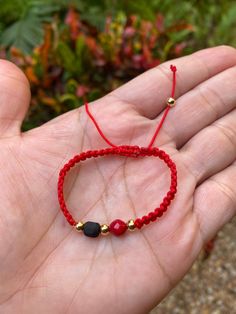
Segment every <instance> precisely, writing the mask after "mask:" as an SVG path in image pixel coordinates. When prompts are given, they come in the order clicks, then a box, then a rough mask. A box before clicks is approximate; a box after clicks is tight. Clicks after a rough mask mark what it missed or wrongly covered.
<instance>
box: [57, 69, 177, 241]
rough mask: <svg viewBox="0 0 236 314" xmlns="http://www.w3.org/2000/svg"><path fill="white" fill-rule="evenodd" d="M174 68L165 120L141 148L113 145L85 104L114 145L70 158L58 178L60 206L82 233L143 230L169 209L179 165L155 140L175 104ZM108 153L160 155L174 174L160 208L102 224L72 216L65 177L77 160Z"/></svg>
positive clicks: (109, 143) (136, 155)
mask: <svg viewBox="0 0 236 314" xmlns="http://www.w3.org/2000/svg"><path fill="white" fill-rule="evenodd" d="M170 69H171V71H172V72H173V84H172V92H171V97H170V98H168V99H167V107H166V109H165V111H164V114H163V116H162V119H161V121H160V123H159V124H158V125H157V128H156V130H155V132H154V135H153V137H152V139H151V141H150V143H149V145H148V146H147V147H139V146H131V145H121V146H116V145H114V144H113V143H112V142H111V141H109V139H108V138H107V137H106V136H105V135H104V133H103V132H102V130H101V128H100V127H99V125H98V123H97V121H96V120H95V118H94V117H93V115H92V114H91V112H90V111H89V107H88V103H85V110H86V112H87V114H88V116H89V117H90V119H91V120H92V121H93V123H94V125H95V127H96V129H97V131H98V132H99V134H100V135H101V137H102V138H103V139H104V140H105V141H106V142H107V144H108V145H109V146H111V147H108V148H105V149H99V150H89V151H86V152H82V153H80V154H78V155H75V156H74V157H73V158H72V159H70V160H69V161H68V162H67V163H66V164H65V165H64V166H63V168H62V169H61V170H60V173H59V178H58V201H59V205H60V208H61V210H62V212H63V214H64V216H65V218H66V220H67V221H68V223H69V224H70V225H72V226H74V227H75V228H76V230H77V231H83V233H84V234H85V235H86V236H88V237H97V236H99V234H100V233H101V234H103V235H105V234H108V233H109V232H110V233H112V234H114V235H116V236H120V235H121V234H123V233H125V231H126V230H131V231H132V230H134V229H135V228H138V229H141V228H142V227H143V226H144V225H148V224H149V223H150V222H153V221H156V220H157V219H158V218H160V217H161V216H162V215H163V213H164V212H165V211H166V210H167V209H168V207H169V205H170V203H171V201H172V200H173V199H174V197H175V194H176V192H177V170H176V165H175V163H174V162H173V160H172V159H171V158H170V156H169V155H168V154H167V153H166V152H164V151H163V150H161V149H159V148H157V147H153V144H154V142H155V139H156V137H157V135H158V133H159V131H160V129H161V127H162V125H163V123H164V120H165V118H166V116H167V114H168V112H169V110H170V108H171V107H173V106H174V105H175V99H174V98H173V97H174V94H175V86H176V71H177V69H176V67H175V66H173V65H171V66H170ZM107 155H118V156H126V157H130V158H139V157H149V156H153V157H158V158H159V159H161V160H163V161H164V163H165V164H166V166H167V167H168V168H169V170H170V175H171V183H170V187H169V191H168V192H167V193H166V195H165V196H164V198H163V200H162V202H161V204H160V205H159V207H157V208H155V209H154V210H153V211H151V212H149V213H148V214H147V215H144V216H142V217H141V218H135V219H130V220H129V221H128V222H124V221H123V220H121V219H115V220H114V221H112V222H111V223H110V225H107V224H99V223H97V222H92V221H87V222H85V223H83V222H82V221H76V220H75V219H74V218H73V216H72V215H71V213H70V211H69V209H68V208H67V206H66V202H65V198H64V193H63V185H64V180H65V177H66V175H67V173H68V172H69V171H70V169H71V168H73V167H74V166H75V165H76V164H77V163H79V162H82V161H85V160H86V159H88V158H98V157H102V156H107Z"/></svg>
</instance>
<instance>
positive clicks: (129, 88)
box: [111, 46, 236, 119]
mask: <svg viewBox="0 0 236 314" xmlns="http://www.w3.org/2000/svg"><path fill="white" fill-rule="evenodd" d="M172 63H173V64H174V65H176V66H177V69H178V71H177V88H176V97H179V96H181V95H183V94H185V93H186V92H187V91H189V90H190V89H192V88H193V87H195V86H196V85H198V84H200V83H201V82H203V81H205V80H207V79H209V78H210V77H212V76H214V75H216V74H217V73H219V72H221V71H224V70H225V69H227V68H229V67H231V66H234V65H235V64H236V49H234V48H233V47H228V46H219V47H214V48H208V49H204V50H201V51H198V52H196V53H193V54H191V55H189V56H185V57H182V58H178V59H174V60H171V61H167V62H165V63H163V64H161V65H160V66H158V67H156V68H154V69H151V70H149V71H147V72H145V73H144V74H142V75H140V76H138V77H137V78H135V79H133V80H132V81H130V82H129V83H127V84H125V85H124V86H122V87H120V88H118V89H116V90H115V91H113V92H112V93H111V94H112V95H114V96H116V97H118V98H119V99H121V100H123V101H126V102H128V103H131V104H133V105H135V106H136V108H137V110H138V111H140V113H142V114H143V115H144V116H146V117H148V118H150V119H151V118H155V117H156V116H157V115H158V114H159V113H160V112H161V111H162V110H163V108H164V107H165V106H166V104H165V101H166V98H167V97H169V96H170V93H171V85H172V75H171V71H170V64H172Z"/></svg>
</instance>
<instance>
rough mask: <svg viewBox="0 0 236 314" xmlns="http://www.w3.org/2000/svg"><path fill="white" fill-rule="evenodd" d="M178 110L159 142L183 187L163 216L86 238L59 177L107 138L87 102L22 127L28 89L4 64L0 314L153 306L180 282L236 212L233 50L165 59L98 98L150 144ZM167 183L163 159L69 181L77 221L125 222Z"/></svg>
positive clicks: (84, 172) (117, 163)
mask: <svg viewBox="0 0 236 314" xmlns="http://www.w3.org/2000/svg"><path fill="white" fill-rule="evenodd" d="M170 63H173V64H175V65H176V66H177V69H178V72H177V91H176V98H178V100H177V104H176V107H174V108H173V109H171V111H170V113H169V115H168V118H167V120H166V121H165V124H164V126H163V128H162V129H161V131H160V133H159V135H158V137H157V139H156V142H155V143H156V146H158V147H160V148H161V149H163V150H165V151H166V152H167V153H169V154H170V155H171V157H172V158H173V160H174V161H175V162H176V165H177V170H178V192H177V196H176V198H175V200H174V201H173V203H172V204H171V206H170V208H169V210H168V211H167V212H166V213H165V215H164V216H163V217H162V218H161V219H159V221H157V222H155V223H152V224H149V225H148V226H144V227H143V229H141V230H137V231H134V232H133V233H131V232H130V233H128V231H127V233H126V234H125V235H124V236H121V237H115V236H112V235H109V236H107V237H102V236H100V237H98V238H96V239H92V238H87V237H85V236H84V235H83V234H79V233H77V232H76V231H75V229H74V228H72V227H71V226H69V224H68V223H67V222H66V221H65V218H64V217H63V215H62V213H61V211H60V210H59V206H58V201H57V178H58V172H59V170H60V168H61V167H62V166H63V164H64V163H65V162H67V161H68V159H70V158H71V157H73V156H74V155H75V154H78V153H80V152H81V151H85V150H87V149H97V148H104V147H107V144H106V143H105V142H104V141H103V139H102V138H101V137H100V135H99V134H98V132H97V130H96V129H95V127H94V125H93V124H92V122H91V121H90V120H89V119H88V117H87V115H86V113H85V110H84V107H81V108H80V109H78V110H74V111H71V112H69V113H66V114H64V115H62V116H60V117H58V118H56V119H54V120H52V121H50V122H48V123H46V124H44V125H43V126H41V127H39V128H35V129H33V130H31V131H28V132H25V133H21V131H20V127H21V123H22V120H23V118H24V116H25V114H26V112H27V109H28V105H29V100H30V92H29V85H28V82H27V80H26V78H25V76H24V75H23V74H22V72H21V71H20V70H19V69H18V68H16V67H15V66H14V65H12V64H11V63H9V62H7V61H1V62H0V147H1V156H0V165H1V173H0V179H1V180H0V185H1V186H0V205H1V206H0V282H1V286H0V304H1V306H0V312H1V313H4V314H8V313H10V314H13V313H22V314H28V313H29V314H32V313H36V314H37V313H39V314H41V313H50V314H53V313H57V314H58V313H70V314H73V313H80V314H83V313H90V314H94V313H95V314H99V313H104V312H106V313H112V314H117V313H118V314H119V313H135V314H137V313H147V312H148V311H149V310H151V308H153V307H154V306H155V305H156V304H157V303H158V302H159V301H160V300H162V299H163V298H164V297H165V295H166V294H167V293H168V292H169V291H170V290H171V289H172V288H173V287H174V286H175V285H176V284H177V283H178V282H179V281H180V280H181V278H182V277H183V276H184V275H185V273H186V272H187V271H188V269H189V268H190V267H191V265H192V263H193V262H194V260H195V259H196V257H197V255H198V253H199V251H200V250H201V248H202V246H203V244H204V243H205V242H206V241H208V240H209V239H211V238H212V237H213V236H214V235H215V234H216V232H217V231H218V230H219V229H220V228H221V227H222V226H223V225H224V224H225V223H226V222H228V221H229V220H230V219H231V218H232V217H233V216H234V215H235V210H236V196H235V195H236V185H235V181H236V167H235V158H236V123H235V121H236V110H235V105H236V93H235V86H236V67H235V65H236V50H235V49H234V48H230V47H224V46H221V47H216V48H211V49H206V50H202V51H199V52H197V53H194V54H192V55H189V56H186V57H183V58H179V59H176V60H174V61H173V60H172V61H171V62H166V63H164V64H162V65H160V66H158V67H156V68H154V69H152V70H150V71H148V72H146V73H144V74H143V75H141V76H139V77H137V78H136V79H134V80H132V81H130V82H129V83H127V84H126V85H124V86H123V87H121V88H119V89H117V90H115V91H114V92H112V93H110V94H109V95H107V96H105V97H103V98H102V99H99V100H97V101H95V102H93V103H91V104H90V110H91V112H92V113H93V115H94V116H95V117H96V119H97V121H98V122H99V124H100V126H101V128H102V130H103V131H104V133H105V134H106V135H107V137H109V139H110V140H111V141H112V142H113V143H115V144H117V145H121V144H131V145H140V146H145V145H147V143H148V142H149V141H150V139H151V136H152V134H153V132H154V130H155V127H156V125H157V122H158V121H159V120H160V117H161V114H162V112H163V110H164V108H165V106H166V104H165V100H166V98H167V97H169V96H170V90H171V78H172V75H171V72H170V70H169V65H170ZM168 186H169V177H168V170H166V168H165V167H164V166H163V164H162V162H161V161H160V160H159V159H155V158H146V159H132V158H123V157H115V158H112V157H107V158H98V159H96V160H95V159H92V160H89V161H86V162H84V163H83V164H82V166H77V167H75V168H74V169H73V170H72V171H71V172H70V173H69V174H68V180H67V181H66V186H65V193H66V198H67V204H68V206H69V208H70V209H71V211H72V213H73V215H74V217H75V218H76V219H77V220H83V221H87V220H92V221H97V222H99V223H109V222H111V221H112V220H114V219H116V218H120V219H123V220H125V221H126V220H128V219H131V218H135V217H137V216H138V217H140V216H141V215H143V214H145V213H147V212H149V211H150V210H153V209H154V208H155V207H157V206H158V205H159V203H160V201H161V199H162V197H163V196H164V194H165V193H166V191H167V189H168Z"/></svg>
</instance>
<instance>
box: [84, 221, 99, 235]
mask: <svg viewBox="0 0 236 314" xmlns="http://www.w3.org/2000/svg"><path fill="white" fill-rule="evenodd" d="M83 231H84V234H85V235H86V236H87V237H92V238H96V237H98V236H99V234H100V232H101V226H100V225H99V224H98V223H97V222H92V221H87V222H86V223H85V224H84V229H83Z"/></svg>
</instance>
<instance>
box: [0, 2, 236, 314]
mask: <svg viewBox="0 0 236 314" xmlns="http://www.w3.org/2000/svg"><path fill="white" fill-rule="evenodd" d="M221 44H226V45H231V46H234V47H236V1H226V0H224V1H223V0H222V1H221V0H219V1H211V0H205V1H193V0H189V1H170V0H149V1H147V0H136V1H129V0H119V1H118V0H100V1H98V0H86V1H85V0H84V1H83V0H74V1H66V0H57V1H56V0H11V1H8V0H0V58H6V59H9V60H11V61H13V62H14V63H15V64H17V65H18V66H19V67H20V68H21V69H22V70H23V71H24V72H25V74H26V76H27V77H28V79H29V81H30V84H31V90H32V100H31V107H30V111H29V113H28V116H27V118H26V119H25V121H24V125H23V130H28V129H31V128H33V127H36V126H39V125H41V124H42V123H44V122H46V121H48V120H49V119H52V118H53V117H55V116H57V115H59V114H62V113H64V112H66V111H68V110H70V109H74V108H77V107H79V106H80V105H82V104H83V102H84V100H85V99H86V100H89V101H91V100H94V99H97V98H99V97H101V96H102V95H104V94H106V93H108V92H109V91H110V90H112V89H114V88H116V87H118V86H119V85H121V84H123V83H125V82H126V81H128V80H130V79H132V78H133V77H135V76H136V75H138V74H140V73H142V72H144V71H146V70H148V69H150V68H152V67H154V66H156V65H158V64H160V63H161V62H164V61H165V60H168V59H172V58H176V57H180V56H183V55H186V54H190V53H191V52H194V51H196V50H199V49H202V48H206V47H210V46H215V45H221ZM235 226H236V223H235V221H233V222H232V223H230V224H229V225H228V226H226V227H225V229H224V230H223V231H222V232H221V233H220V234H219V235H218V240H217V241H213V242H211V243H209V244H208V246H207V247H206V248H205V251H204V252H203V254H202V255H201V256H200V257H199V260H198V261H197V262H196V263H195V265H194V267H193V269H192V272H191V273H190V274H189V275H188V276H187V277H186V278H185V280H184V281H183V283H182V284H181V285H180V286H179V287H178V288H177V289H176V290H175V291H174V293H173V294H172V295H171V296H169V297H168V298H167V299H166V300H165V301H164V302H163V303H162V304H161V305H160V306H159V307H158V308H157V309H155V310H154V311H153V313H158V314H161V313H167V314H169V313H170V314H172V313H192V314H194V313H203V314H208V313H210V314H212V313H213V314H218V313H220V314H221V313H223V314H224V313H225V314H234V313H236V279H235V278H236V270H235V267H234V265H235V262H236V253H234V252H236V244H235V243H234V241H233V239H235V238H236V233H235V230H236V229H235ZM213 248H214V249H213Z"/></svg>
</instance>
